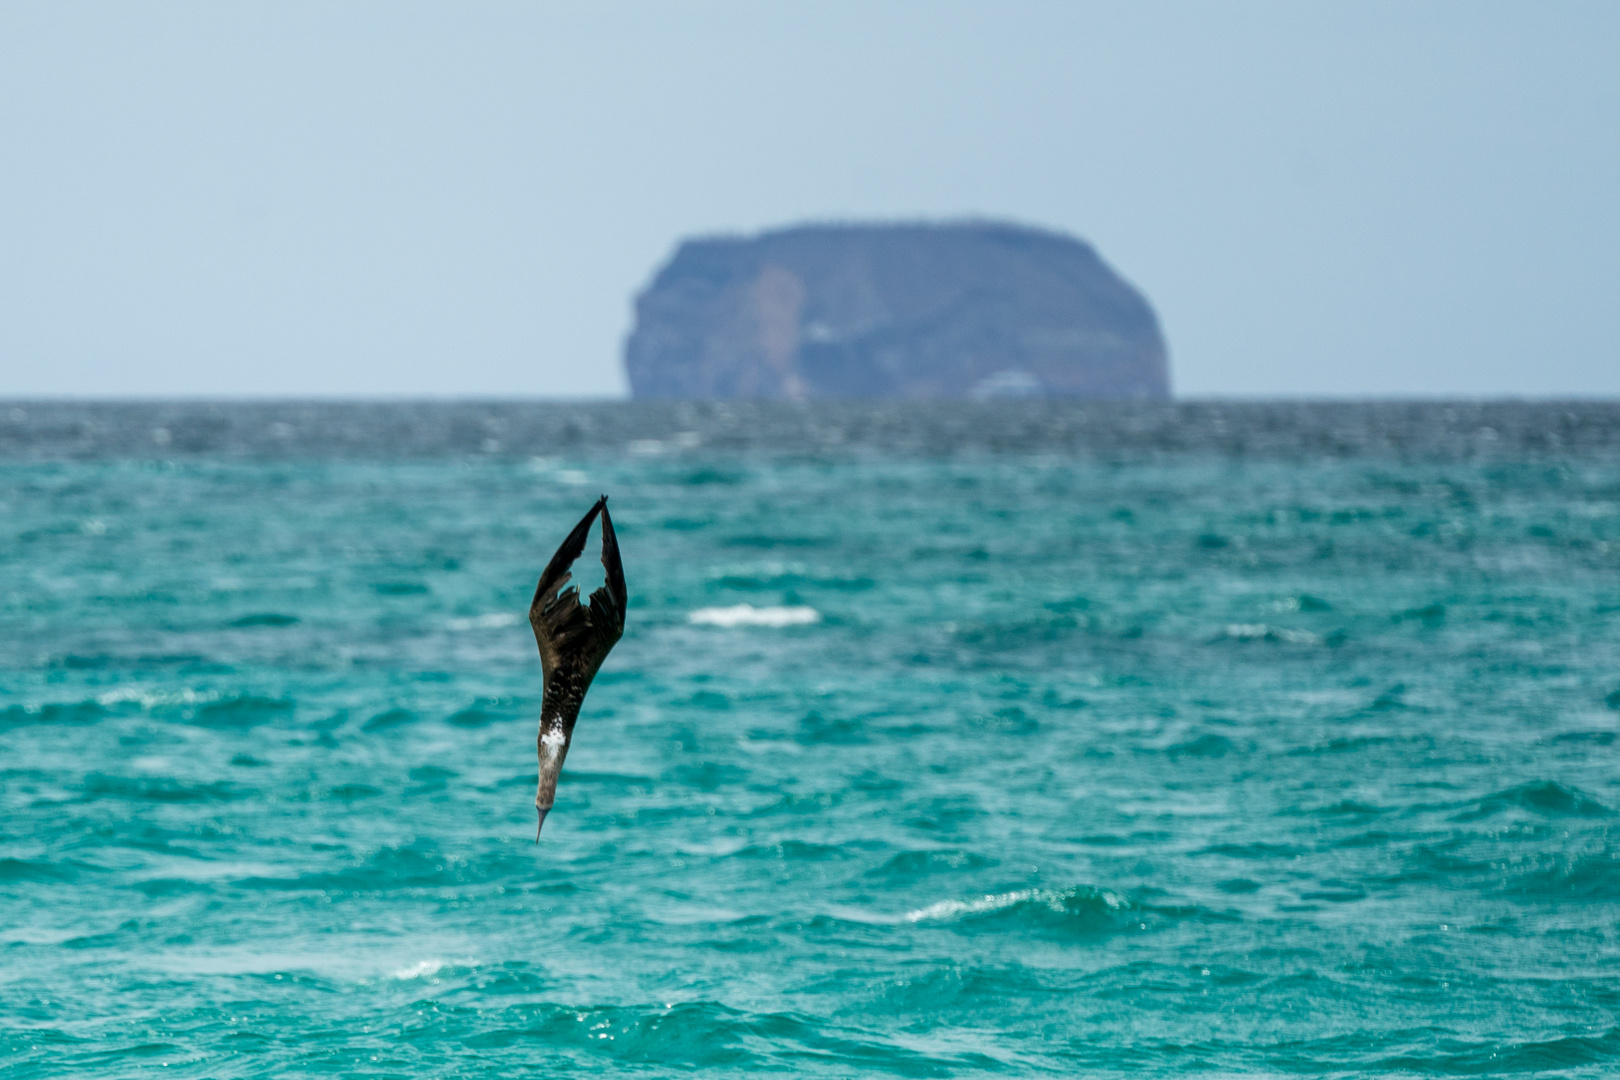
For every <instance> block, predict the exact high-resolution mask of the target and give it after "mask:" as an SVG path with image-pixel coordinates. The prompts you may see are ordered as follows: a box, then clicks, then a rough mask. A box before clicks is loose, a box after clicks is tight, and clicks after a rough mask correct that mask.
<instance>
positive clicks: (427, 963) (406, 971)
mask: <svg viewBox="0 0 1620 1080" xmlns="http://www.w3.org/2000/svg"><path fill="white" fill-rule="evenodd" d="M442 967H444V961H443V960H418V961H417V962H416V963H414V964H412V965H411V966H410V967H406V968H400V969H399V970H398V971H396V972H394V978H396V979H423V978H427V977H428V976H431V975H437V974H438V973H439V969H440V968H442Z"/></svg>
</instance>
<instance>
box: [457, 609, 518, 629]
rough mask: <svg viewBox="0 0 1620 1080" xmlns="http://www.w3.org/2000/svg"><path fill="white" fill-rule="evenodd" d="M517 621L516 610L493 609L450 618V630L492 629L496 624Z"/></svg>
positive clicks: (509, 624) (501, 624)
mask: <svg viewBox="0 0 1620 1080" xmlns="http://www.w3.org/2000/svg"><path fill="white" fill-rule="evenodd" d="M517 621H518V616H517V613H516V612H513V611H495V612H491V613H490V614H488V615H474V616H472V617H470V618H466V619H451V620H450V622H449V626H450V629H452V630H493V629H495V628H496V627H498V626H511V625H512V624H514V623H516V622H517Z"/></svg>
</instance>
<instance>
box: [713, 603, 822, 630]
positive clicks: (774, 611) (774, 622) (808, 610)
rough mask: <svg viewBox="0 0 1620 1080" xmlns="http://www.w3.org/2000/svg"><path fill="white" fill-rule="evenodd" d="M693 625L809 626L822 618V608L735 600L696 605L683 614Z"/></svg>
mask: <svg viewBox="0 0 1620 1080" xmlns="http://www.w3.org/2000/svg"><path fill="white" fill-rule="evenodd" d="M686 621H687V622H689V623H691V624H692V625H693V626H724V627H736V626H769V627H782V626H809V625H810V624H811V623H818V622H820V621H821V612H819V611H817V610H816V609H815V608H813V607H805V606H803V605H799V606H796V607H759V608H757V607H755V606H754V605H752V604H736V605H733V606H732V607H708V608H698V609H697V610H696V611H693V612H690V613H688V614H687V616H686Z"/></svg>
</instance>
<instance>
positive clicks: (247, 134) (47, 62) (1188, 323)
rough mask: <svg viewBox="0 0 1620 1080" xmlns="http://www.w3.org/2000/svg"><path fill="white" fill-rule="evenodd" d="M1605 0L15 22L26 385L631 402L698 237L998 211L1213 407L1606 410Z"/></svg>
mask: <svg viewBox="0 0 1620 1080" xmlns="http://www.w3.org/2000/svg"><path fill="white" fill-rule="evenodd" d="M1617 57H1620V4H1614V3H1612V2H1605V3H1542V4H1532V3H1529V2H1524V3H1518V4H1493V3H1479V2H1466V3H1463V2H1458V3H1449V2H1448V3H1421V2H1412V0H1403V2H1393V3H1380V2H1373V0H1360V2H1357V3H1353V4H1350V3H1334V4H1327V3H1302V2H1299V0H1290V2H1281V3H1210V2H1203V0H1199V2H1158V3H1154V2H1148V3H1137V2H1132V3H1124V2H1120V3H1113V4H1088V3H1079V2H1074V0H1064V2H1060V3H1010V2H997V3H983V2H980V3H942V2H927V3H874V2H871V0H864V2H861V3H836V2H830V0H815V2H814V3H799V4H781V3H763V2H758V0H755V2H751V3H737V2H689V3H679V4H677V3H666V4H617V3H592V4H568V5H548V4H533V3H524V4H490V3H484V4H479V3H455V4H450V3H444V4H436V5H425V4H403V3H395V2H390V3H359V2H346V3H341V4H332V3H295V2H278V3H274V4H271V3H264V4H257V5H254V4H219V3H143V4H112V3H103V4H86V3H72V2H61V0H56V2H51V3H32V2H23V0H10V2H8V3H7V4H5V5H4V6H0V397H16V396H60V395H74V396H127V395H228V396H243V395H250V396H265V395H273V396H330V395H347V396H352V395H361V396H389V397H393V396H404V395H410V396H415V395H451V396H469V395H471V396H487V395H493V396H514V395H515V396H524V397H536V396H539V397H550V396H570V397H578V396H593V397H603V396H617V395H621V394H623V393H624V392H625V380H624V376H623V371H622V368H621V363H620V348H621V345H622V341H623V337H624V335H625V333H626V332H627V330H628V329H629V325H630V299H631V296H632V295H633V293H634V292H635V291H636V290H638V289H639V288H640V287H641V286H642V285H643V284H644V283H645V281H646V280H647V278H648V276H649V275H650V274H651V273H652V271H653V270H654V269H655V267H656V266H657V265H658V264H659V263H660V262H662V261H663V260H664V259H665V258H666V257H667V256H668V255H669V253H670V251H671V250H672V248H673V245H674V244H675V243H676V241H677V240H678V239H680V238H681V237H683V236H689V235H693V234H699V233H709V232H715V231H752V230H756V229H759V228H764V227H770V226H774V225H779V224H786V223H791V222H797V221H804V220H826V219H839V220H846V219H891V218H952V217H962V216H989V217H998V218H1010V219H1013V220H1015V221H1021V222H1028V223H1033V224H1038V225H1044V226H1048V227H1053V228H1058V229H1062V230H1065V231H1069V232H1073V233H1075V234H1078V235H1080V236H1082V237H1085V238H1087V239H1089V240H1091V241H1092V242H1093V243H1095V244H1096V245H1097V247H1098V248H1099V250H1100V251H1101V252H1102V254H1103V257H1104V258H1105V259H1107V260H1108V261H1109V262H1111V263H1112V264H1113V265H1114V266H1115V267H1116V268H1117V269H1118V270H1119V271H1120V272H1121V273H1123V274H1124V275H1125V276H1126V277H1128V278H1129V279H1131V280H1132V281H1134V282H1135V283H1137V284H1138V285H1139V286H1140V287H1141V288H1142V289H1143V291H1144V292H1145V293H1146V294H1147V295H1148V297H1149V298H1150V300H1151V301H1152V302H1153V304H1154V306H1155V307H1156V308H1157V310H1158V312H1159V316H1160V318H1161V320H1162V321H1163V323H1164V327H1165V331H1166V334H1167V336H1168V338H1169V342H1170V349H1171V367H1172V376H1173V381H1174V385H1175V388H1176V391H1177V393H1178V394H1181V395H1188V396H1209V395H1225V396H1239V395H1241V396H1254V395H1278V396H1346V395H1350V396H1396V395H1435V394H1448V395H1465V396H1480V395H1504V394H1507V395H1534V396H1544V395H1609V396H1613V395H1620V74H1617V73H1620V61H1617V59H1616V58H1617Z"/></svg>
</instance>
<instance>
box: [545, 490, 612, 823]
mask: <svg viewBox="0 0 1620 1080" xmlns="http://www.w3.org/2000/svg"><path fill="white" fill-rule="evenodd" d="M598 514H601V515H602V568H603V569H604V570H606V571H607V578H606V580H605V581H604V582H603V583H602V587H601V588H600V589H597V590H596V591H595V592H593V593H591V600H590V604H589V606H584V605H581V604H580V602H579V587H578V586H568V588H566V589H565V588H563V586H565V585H568V582H569V579H571V578H572V577H573V575H572V574H571V573H569V568H570V567H572V566H573V565H574V560H575V559H578V558H579V556H580V553H581V552H583V551H584V550H585V540H586V538H587V537H588V536H590V533H591V522H592V521H595V520H596V515H598ZM626 600H627V596H626V593H625V589H624V567H623V566H622V565H621V564H620V563H619V541H618V539H617V538H616V537H614V535H613V519H612V518H610V517H609V516H608V511H607V496H606V495H603V496H602V497H601V498H600V499H597V500H596V505H595V506H593V507H591V510H590V513H588V514H586V515H585V516H584V517H583V518H581V519H580V522H579V524H578V525H575V526H574V531H573V532H571V533H569V534H568V539H566V540H564V541H563V542H562V546H561V547H559V548H558V549H557V554H555V555H553V556H552V557H551V562H549V563H547V564H546V569H545V572H544V573H542V574H541V575H540V584H539V586H538V587H537V588H536V589H535V590H534V602H533V603H532V604H530V605H529V625H530V626H532V627H534V640H535V641H536V642H537V643H538V644H539V646H540V670H541V671H542V672H543V673H544V674H545V680H546V685H545V691H544V694H543V696H542V697H541V699H540V736H539V739H538V741H537V742H536V744H535V748H536V751H537V753H538V754H539V756H540V786H539V789H538V790H537V791H536V792H535V794H534V808H535V809H536V810H538V811H539V812H540V823H539V824H538V825H536V826H535V829H534V842H535V843H537V844H538V843H539V842H540V830H541V829H542V828H544V827H545V824H546V815H547V814H549V813H550V812H551V806H552V803H553V802H554V801H555V799H556V796H557V777H558V775H559V774H560V773H561V772H562V766H563V758H565V757H567V756H568V741H569V739H571V738H572V737H573V734H574V721H576V720H578V719H579V708H580V706H581V705H583V704H584V703H585V691H586V690H589V689H590V686H591V680H592V679H594V678H595V677H596V671H597V669H598V668H600V667H601V666H602V661H603V660H606V659H607V654H608V651H609V650H611V649H612V648H613V645H614V643H615V642H617V641H618V640H619V637H620V635H622V634H623V633H624V609H625V604H626Z"/></svg>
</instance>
